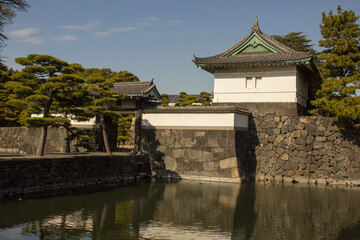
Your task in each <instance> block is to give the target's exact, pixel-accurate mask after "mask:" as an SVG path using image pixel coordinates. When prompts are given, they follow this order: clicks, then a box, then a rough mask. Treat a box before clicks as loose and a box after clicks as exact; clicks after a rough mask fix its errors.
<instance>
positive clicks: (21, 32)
mask: <svg viewBox="0 0 360 240" xmlns="http://www.w3.org/2000/svg"><path fill="white" fill-rule="evenodd" d="M39 31H40V30H39V29H38V28H23V29H18V30H15V31H11V32H10V33H9V35H10V36H12V37H14V38H15V39H16V40H17V41H19V42H23V43H30V44H32V45H39V44H42V43H43V42H44V39H43V38H41V37H36V36H33V35H34V34H35V33H38V32H39Z"/></svg>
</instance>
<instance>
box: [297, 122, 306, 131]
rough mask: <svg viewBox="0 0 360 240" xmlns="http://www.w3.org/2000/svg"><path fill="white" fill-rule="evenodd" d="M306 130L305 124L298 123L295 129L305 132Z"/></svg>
mask: <svg viewBox="0 0 360 240" xmlns="http://www.w3.org/2000/svg"><path fill="white" fill-rule="evenodd" d="M304 128H305V125H304V123H298V124H296V126H295V129H297V130H303V129H304Z"/></svg>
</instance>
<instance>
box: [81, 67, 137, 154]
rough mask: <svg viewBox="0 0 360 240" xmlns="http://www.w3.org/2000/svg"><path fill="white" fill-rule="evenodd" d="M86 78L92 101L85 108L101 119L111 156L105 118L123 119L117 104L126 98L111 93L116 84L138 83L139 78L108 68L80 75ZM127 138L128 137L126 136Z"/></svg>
mask: <svg viewBox="0 0 360 240" xmlns="http://www.w3.org/2000/svg"><path fill="white" fill-rule="evenodd" d="M79 75H80V76H82V77H84V79H85V84H84V89H85V90H86V92H87V94H88V96H89V98H90V99H91V101H90V102H89V103H88V105H86V106H85V109H86V110H87V112H88V113H90V114H92V115H93V116H97V117H98V119H100V124H101V126H102V135H103V139H104V145H105V148H106V152H108V153H109V154H111V151H110V146H109V143H108V142H107V133H106V129H105V127H106V126H105V121H104V117H105V116H107V117H110V118H112V119H113V120H117V119H118V118H120V117H121V115H120V114H119V113H118V111H120V110H122V108H121V107H120V106H118V105H117V104H116V103H117V102H118V101H119V100H121V99H124V97H125V96H117V93H116V92H114V91H111V90H110V89H111V88H112V87H113V84H114V83H115V82H121V81H138V78H137V77H136V76H135V75H133V74H131V73H128V72H119V73H117V72H113V71H111V70H110V69H108V68H104V69H96V68H91V69H85V71H83V72H81V73H79ZM125 137H126V136H125Z"/></svg>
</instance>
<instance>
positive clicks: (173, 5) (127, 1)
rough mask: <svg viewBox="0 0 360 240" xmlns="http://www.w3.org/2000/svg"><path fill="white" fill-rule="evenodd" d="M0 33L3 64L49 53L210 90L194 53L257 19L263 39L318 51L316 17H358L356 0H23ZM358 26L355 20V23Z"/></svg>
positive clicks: (210, 50)
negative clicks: (23, 8) (287, 38)
mask: <svg viewBox="0 0 360 240" xmlns="http://www.w3.org/2000/svg"><path fill="white" fill-rule="evenodd" d="M27 2H28V3H29V4H30V5H31V7H30V8H29V10H28V12H27V13H18V15H17V17H16V18H15V19H14V20H13V23H12V24H10V25H8V26H7V27H6V28H5V34H6V35H7V36H8V38H9V40H7V41H6V47H5V48H4V49H3V51H2V53H1V55H2V57H3V58H4V60H5V63H6V65H8V66H9V67H12V68H15V69H20V66H19V65H17V64H16V63H15V62H14V60H15V58H17V57H26V56H27V55H29V54H33V53H35V54H48V55H51V56H54V57H57V58H59V59H62V60H64V61H67V62H69V63H80V64H81V65H82V66H83V67H85V68H93V67H95V68H110V69H112V70H113V71H129V72H131V73H133V74H135V75H136V76H138V78H139V79H140V81H149V80H152V79H154V82H155V84H156V86H157V88H158V90H159V92H160V93H161V94H162V93H167V94H178V93H179V92H181V91H185V92H187V93H188V94H198V93H200V92H202V91H207V92H212V91H213V84H214V80H213V79H214V77H213V75H212V74H210V73H208V72H206V71H203V70H201V69H198V68H197V67H196V66H195V64H194V63H193V62H192V60H193V59H194V55H196V56H197V57H208V56H213V55H216V54H219V53H222V52H224V51H225V50H227V49H229V48H230V47H232V46H233V45H234V44H236V43H237V42H238V41H240V40H241V39H243V38H244V37H245V36H247V35H248V34H249V33H250V31H251V27H252V26H253V24H254V21H255V19H256V17H257V18H258V22H259V26H260V29H261V30H262V31H263V32H265V33H266V34H268V35H285V34H287V33H290V32H303V33H304V34H305V35H307V37H308V39H311V40H312V41H313V42H312V44H314V48H315V49H316V50H321V49H320V48H319V47H318V41H319V40H320V39H321V34H320V29H319V25H320V24H321V17H322V12H326V13H328V12H329V11H330V10H333V11H334V12H335V13H336V8H337V6H338V5H341V6H342V8H343V10H350V9H352V10H353V11H354V12H355V13H356V15H360V0H302V1H299V0H256V1H254V0H252V1H250V0H27ZM358 23H360V22H359V21H358Z"/></svg>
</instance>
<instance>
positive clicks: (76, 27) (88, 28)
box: [61, 21, 100, 31]
mask: <svg viewBox="0 0 360 240" xmlns="http://www.w3.org/2000/svg"><path fill="white" fill-rule="evenodd" d="M99 25H100V22H99V21H90V22H89V23H87V24H85V25H65V26H62V27H61V28H63V29H67V30H71V31H91V30H93V29H95V28H97V27H98V26H99Z"/></svg>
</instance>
